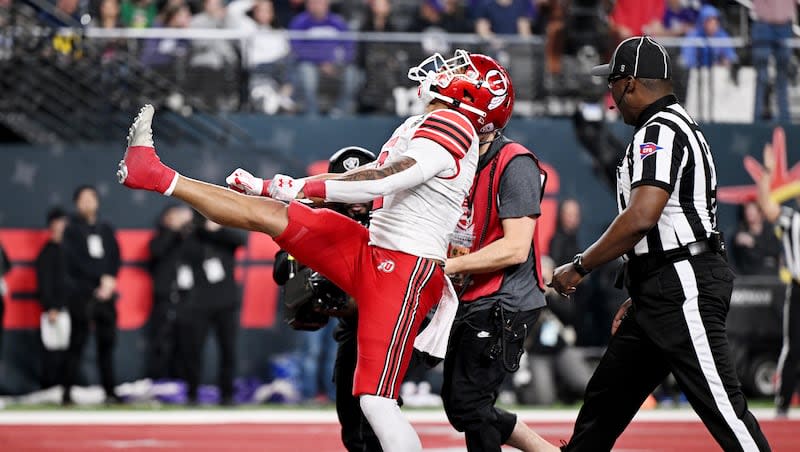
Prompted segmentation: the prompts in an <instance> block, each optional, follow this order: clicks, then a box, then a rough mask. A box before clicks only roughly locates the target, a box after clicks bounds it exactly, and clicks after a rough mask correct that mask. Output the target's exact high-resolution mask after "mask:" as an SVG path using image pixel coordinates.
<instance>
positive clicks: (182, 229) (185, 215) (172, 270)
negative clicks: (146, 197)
mask: <svg viewBox="0 0 800 452" xmlns="http://www.w3.org/2000/svg"><path fill="white" fill-rule="evenodd" d="M192 215H193V214H192V210H191V209H190V208H188V207H186V206H182V205H171V206H168V207H167V208H166V209H164V211H163V212H162V213H161V216H160V217H159V221H158V226H157V229H156V234H155V235H154V236H153V238H152V239H151V240H150V244H149V248H150V262H149V269H150V275H151V276H152V278H153V308H152V310H151V311H150V319H149V322H148V326H147V328H148V333H149V334H148V353H147V364H146V366H147V376H148V377H150V378H176V377H177V376H178V375H179V372H180V369H179V368H178V366H179V360H180V359H181V357H180V356H178V353H177V344H178V337H177V324H176V319H177V315H178V309H179V305H180V303H181V301H185V299H186V297H187V294H188V292H189V291H190V290H191V289H192V287H193V286H194V275H193V274H192V270H191V267H189V265H188V262H187V259H186V254H187V251H186V238H187V237H188V235H189V234H190V233H191V232H192Z"/></svg>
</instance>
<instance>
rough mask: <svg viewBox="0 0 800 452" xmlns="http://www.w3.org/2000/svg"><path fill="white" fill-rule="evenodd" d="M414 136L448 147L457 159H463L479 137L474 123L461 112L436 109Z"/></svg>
mask: <svg viewBox="0 0 800 452" xmlns="http://www.w3.org/2000/svg"><path fill="white" fill-rule="evenodd" d="M414 138H427V139H429V140H431V141H433V142H435V143H437V144H439V145H441V146H442V147H444V148H445V149H447V151H448V152H450V154H452V155H453V157H455V158H456V159H462V158H464V156H465V155H466V154H467V152H468V151H469V148H470V146H471V145H472V142H473V140H475V139H476V138H477V137H476V134H475V129H474V128H473V127H472V124H470V123H469V122H468V121H467V119H466V118H465V117H464V116H462V115H461V114H459V113H456V112H454V111H451V110H436V111H434V112H433V113H431V114H430V115H428V117H427V118H425V120H424V121H422V124H420V125H419V126H418V127H417V131H416V132H415V133H414V136H413V137H412V139H414Z"/></svg>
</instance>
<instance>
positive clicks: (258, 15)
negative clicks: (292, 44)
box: [227, 0, 294, 114]
mask: <svg viewBox="0 0 800 452" xmlns="http://www.w3.org/2000/svg"><path fill="white" fill-rule="evenodd" d="M227 22H228V26H229V27H230V28H233V29H236V30H242V31H248V32H251V31H252V32H255V31H259V32H261V33H257V34H254V35H251V37H250V39H249V41H247V43H246V44H245V48H244V50H243V52H242V53H243V58H244V61H245V66H246V67H247V68H248V70H249V71H250V72H249V76H250V78H249V82H248V87H247V89H248V94H247V97H248V98H249V99H250V102H251V105H252V106H253V107H254V108H256V109H257V110H260V111H263V112H265V113H270V114H272V113H277V112H278V111H279V110H284V111H292V110H293V109H294V103H293V102H292V98H291V96H292V91H293V88H292V85H291V83H289V76H288V71H289V58H288V55H289V40H288V39H287V38H286V35H285V34H283V33H280V32H277V31H276V30H275V27H276V25H275V24H276V20H275V8H274V2H273V1H271V0H235V1H234V2H232V3H231V4H229V5H228V21H227ZM257 105H258V107H257Z"/></svg>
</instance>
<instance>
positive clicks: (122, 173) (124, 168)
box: [117, 159, 128, 184]
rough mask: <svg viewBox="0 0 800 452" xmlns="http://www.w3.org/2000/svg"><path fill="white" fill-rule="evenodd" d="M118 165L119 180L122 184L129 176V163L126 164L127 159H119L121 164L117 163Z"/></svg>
mask: <svg viewBox="0 0 800 452" xmlns="http://www.w3.org/2000/svg"><path fill="white" fill-rule="evenodd" d="M117 167H118V168H119V169H118V170H117V180H118V181H119V183H120V184H124V183H125V179H127V178H128V165H126V164H125V160H124V159H123V160H120V161H119V165H117Z"/></svg>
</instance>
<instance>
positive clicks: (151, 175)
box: [124, 146, 177, 194]
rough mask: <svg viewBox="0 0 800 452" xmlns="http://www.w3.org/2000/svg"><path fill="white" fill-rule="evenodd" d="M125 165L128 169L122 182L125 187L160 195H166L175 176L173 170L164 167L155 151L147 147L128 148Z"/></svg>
mask: <svg viewBox="0 0 800 452" xmlns="http://www.w3.org/2000/svg"><path fill="white" fill-rule="evenodd" d="M125 165H126V166H127V167H128V176H127V177H126V178H125V182H124V184H125V186H126V187H129V188H136V189H140V190H150V191H157V192H159V193H161V194H167V193H166V191H167V190H168V189H169V188H170V185H172V181H173V180H174V179H175V176H176V174H177V173H176V172H175V170H174V169H172V168H170V167H168V166H166V165H164V164H163V163H162V162H161V159H160V158H158V155H156V150H155V149H154V148H151V147H149V146H131V147H129V148H128V150H127V151H125ZM173 188H174V187H173ZM168 194H172V193H168Z"/></svg>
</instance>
